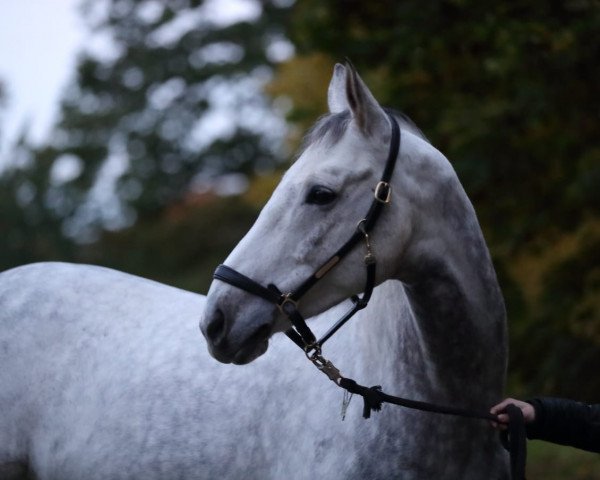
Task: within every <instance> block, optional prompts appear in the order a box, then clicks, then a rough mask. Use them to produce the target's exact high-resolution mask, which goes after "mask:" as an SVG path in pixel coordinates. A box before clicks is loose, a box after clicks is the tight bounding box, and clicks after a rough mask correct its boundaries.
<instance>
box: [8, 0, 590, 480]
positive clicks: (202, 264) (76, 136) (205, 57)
mask: <svg viewBox="0 0 600 480" xmlns="http://www.w3.org/2000/svg"><path fill="white" fill-rule="evenodd" d="M345 57H348V58H350V59H351V60H352V62H353V63H354V64H355V66H356V67H357V69H358V70H359V72H360V73H361V75H362V76H363V78H364V79H365V81H366V82H367V84H368V85H369V86H370V87H371V89H372V90H373V92H374V93H375V95H376V97H377V98H378V99H379V100H380V101H381V103H383V104H385V105H388V106H391V107H394V108H398V109H401V110H403V111H404V112H406V113H407V114H408V115H409V116H410V117H411V118H412V119H413V120H414V121H415V122H416V123H417V125H419V126H420V128H421V129H422V130H423V131H424V132H425V134H426V135H427V136H428V137H429V138H430V139H431V141H432V143H433V144H434V145H435V146H437V147H438V148H439V149H440V150H441V151H443V152H444V153H445V154H446V155H447V156H448V158H449V159H450V160H451V161H452V162H453V164H454V167H455V168H456V170H457V172H458V174H459V177H460V178H461V180H462V182H463V185H464V186H465V189H466V190H467V192H468V194H469V196H470V198H471V199H472V201H473V203H474V204H475V208H476V210H477V212H478V214H479V218H480V221H481V224H482V227H483V230H484V233H485V235H486V239H487V241H488V244H489V247H490V249H491V252H492V255H493V258H494V262H495V265H496V269H497V271H498V275H499V277H500V282H501V285H502V288H503V291H504V294H505V298H506V302H507V308H508V313H509V321H510V336H511V352H510V353H511V355H510V375H509V388H508V390H509V392H510V393H511V394H512V395H519V396H525V397H527V396H530V395H541V394H544V395H559V396H566V397H572V398H576V399H581V400H585V401H589V402H600V380H599V378H598V371H599V368H600V218H599V210H600V143H599V140H598V139H599V138H600V88H599V84H600V67H599V64H600V62H599V59H600V2H598V1H597V0H556V1H548V0H543V1H542V0H527V1H507V2H491V1H483V2H482V1H474V0H433V1H429V2H421V1H416V0H407V1H398V0H379V1H373V2H365V1H363V0H344V1H338V2H327V1H322V0H296V1H294V0H262V1H258V0H204V1H202V0H169V1H168V2H167V1H166V0H163V1H158V0H52V1H51V0H29V1H27V2H10V1H8V0H2V1H0V270H4V269H8V268H11V267H14V266H17V265H21V264H24V263H29V262H36V261H42V260H61V261H72V262H85V263H94V264H99V265H105V266H108V267H113V268H117V269H120V270H124V271H126V272H130V273H133V274H137V275H142V276H144V277H148V278H152V279H155V280H158V281H161V282H165V283H168V284H171V285H175V286H178V287H181V288H185V289H188V290H193V291H196V292H201V293H205V292H206V290H207V287H208V285H209V283H210V280H211V274H212V271H213V269H214V267H215V266H216V265H217V264H218V263H219V262H220V261H221V260H223V259H224V258H225V256H226V255H227V253H228V252H229V251H230V250H231V249H232V247H233V246H234V245H235V244H236V243H237V241H238V240H239V239H240V238H241V236H242V235H243V234H244V233H245V232H246V231H247V230H248V228H249V227H250V225H251V224H252V223H253V221H254V219H255V218H256V215H257V213H258V211H259V210H260V208H261V206H262V205H263V204H264V203H265V202H266V200H267V199H268V197H269V195H270V193H271V191H272V189H273V187H274V186H275V185H276V183H277V182H278V179H279V178H280V176H281V173H282V172H283V171H284V170H285V168H287V166H288V165H289V164H290V162H291V161H292V159H293V152H294V150H295V148H296V147H297V146H298V144H299V141H300V139H301V136H302V133H303V132H304V131H305V129H306V128H307V127H308V126H309V125H310V124H311V123H312V122H314V120H315V119H316V118H317V117H318V116H319V115H320V114H322V113H324V112H325V111H326V89H327V85H328V82H329V79H330V76H331V72H332V68H333V65H334V63H335V62H336V61H343V60H344V58H345ZM530 448H531V450H532V454H531V458H530V464H529V468H528V471H529V473H530V477H531V478H548V479H550V478H578V479H584V478H590V479H592V478H596V479H597V478H600V461H599V459H598V458H597V457H598V456H597V455H593V454H585V453H582V452H577V451H575V450H573V449H564V448H562V449H561V448H557V449H556V448H552V447H551V446H548V445H543V444H540V443H539V442H531V443H530Z"/></svg>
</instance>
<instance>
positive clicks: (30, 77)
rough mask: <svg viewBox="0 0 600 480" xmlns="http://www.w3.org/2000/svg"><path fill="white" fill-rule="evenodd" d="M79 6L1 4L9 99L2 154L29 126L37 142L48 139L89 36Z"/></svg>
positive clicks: (0, 65)
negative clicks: (78, 9) (76, 59)
mask: <svg viewBox="0 0 600 480" xmlns="http://www.w3.org/2000/svg"><path fill="white" fill-rule="evenodd" d="M78 4H79V0H0V80H2V81H3V82H4V85H5V87H6V91H7V94H8V99H7V100H8V105H7V108H6V110H5V112H4V115H3V117H2V124H1V126H2V132H3V134H2V138H1V139H0V141H1V142H2V144H1V145H0V150H1V151H4V149H5V148H6V144H7V142H10V141H11V140H14V137H15V135H16V134H17V133H18V131H19V130H20V129H21V128H22V127H23V125H24V123H25V122H26V121H27V122H29V125H30V134H31V138H32V139H33V140H34V141H37V142H39V141H41V140H43V139H44V137H45V136H46V135H47V132H48V129H49V127H50V124H51V122H52V120H53V118H54V116H55V114H56V108H57V101H58V97H59V96H60V92H61V90H62V89H63V88H64V86H65V85H66V83H67V82H68V81H69V80H70V76H71V75H72V73H73V71H74V66H75V58H76V52H77V51H78V49H79V48H80V47H81V45H82V43H83V41H84V38H85V36H86V30H85V27H84V25H83V22H82V21H81V20H80V18H79V16H78V13H77V5H78ZM0 158H2V156H0Z"/></svg>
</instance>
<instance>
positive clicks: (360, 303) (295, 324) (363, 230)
mask: <svg viewBox="0 0 600 480" xmlns="http://www.w3.org/2000/svg"><path fill="white" fill-rule="evenodd" d="M386 113H387V112H386ZM387 116H388V118H389V121H390V125H391V129H392V130H391V138H390V147H389V152H388V157H387V161H386V164H385V168H384V170H383V174H382V175H381V180H380V181H379V182H378V183H377V185H376V186H375V189H374V193H373V197H374V198H373V201H372V202H371V206H370V208H369V210H368V211H367V214H366V215H365V217H364V218H363V219H362V220H360V222H358V225H357V227H356V230H355V231H354V234H353V235H352V236H351V237H350V238H349V239H348V241H347V242H346V243H344V244H343V245H342V246H341V247H340V248H339V249H338V251H337V252H336V253H334V254H333V255H332V256H331V257H329V258H328V259H327V261H325V262H324V263H323V264H322V265H321V266H320V267H319V268H317V270H316V271H315V272H314V273H313V274H312V275H311V276H310V277H308V278H307V279H306V280H305V281H304V282H302V283H301V284H300V285H299V286H298V288H296V289H295V290H293V291H291V292H288V293H282V292H281V291H280V290H279V289H278V288H277V287H276V286H275V285H273V284H269V285H268V286H267V287H264V286H263V285H261V284H260V283H258V282H256V281H254V280H252V279H251V278H249V277H247V276H246V275H243V274H241V273H239V272H237V271H236V270H234V269H233V268H231V267H228V266H227V265H219V266H218V267H217V269H216V270H215V273H214V274H213V278H215V279H217V280H220V281H222V282H225V283H228V284H230V285H233V286H234V287H237V288H240V289H242V290H244V291H246V292H248V293H251V294H253V295H256V296H258V297H261V298H263V299H265V300H267V301H268V302H271V303H274V304H275V305H277V307H278V308H279V310H280V311H281V313H283V314H284V315H285V316H286V317H287V318H288V319H289V320H290V322H291V323H292V327H291V328H290V329H289V330H288V331H286V332H285V334H286V335H287V336H288V337H289V338H290V339H291V340H292V341H293V342H294V343H295V344H296V345H298V346H299V347H300V348H302V349H303V350H305V351H306V352H307V353H308V352H311V351H314V354H315V355H317V356H318V357H320V350H321V346H322V345H323V344H324V343H325V342H326V341H327V340H328V339H329V338H330V337H331V336H332V335H333V334H334V333H335V332H337V331H338V330H339V329H340V327H341V326H342V325H344V324H345V323H346V322H347V321H348V320H350V318H352V316H353V315H354V314H355V313H356V312H358V311H359V310H361V309H363V308H365V307H366V306H367V304H368V302H369V299H370V298H371V294H372V293H373V289H374V288H375V273H376V267H377V261H376V258H375V254H374V253H373V248H372V245H371V239H370V237H369V232H370V231H371V230H372V229H373V227H374V226H375V223H376V222H377V220H378V218H379V216H380V215H381V212H382V211H383V208H384V207H385V206H386V205H388V204H389V203H390V201H391V194H392V187H391V186H390V180H391V178H392V175H393V173H394V168H395V166H396V159H397V158H398V153H399V151H400V127H399V126H398V122H397V121H396V119H395V118H394V117H393V116H392V115H391V114H390V113H387ZM361 241H364V243H365V247H366V252H367V253H366V255H365V258H364V264H365V268H366V271H367V279H366V282H365V288H364V293H363V296H362V297H358V296H357V295H353V296H352V297H351V300H352V303H353V306H352V308H351V309H350V310H349V311H348V312H347V313H346V314H345V315H344V316H343V317H342V318H340V319H339V320H338V321H337V322H336V323H335V324H334V325H333V326H332V327H331V328H330V329H329V330H328V331H327V332H326V333H325V335H323V336H322V337H321V338H320V339H319V340H318V341H317V339H316V337H315V335H314V334H313V332H312V331H311V329H310V328H309V327H308V325H307V324H306V321H305V320H304V318H303V317H302V315H301V314H300V312H299V311H298V302H299V301H300V299H301V298H302V297H303V296H304V295H305V294H306V293H307V292H308V291H309V290H310V289H311V288H312V287H313V286H314V285H315V284H316V283H317V282H318V281H319V280H321V279H322V278H323V277H324V276H325V275H327V274H328V273H329V272H330V271H331V270H332V269H333V268H334V267H335V266H336V265H338V264H339V262H340V261H341V260H342V259H343V258H344V257H345V256H346V255H348V254H349V253H350V252H351V251H352V249H353V248H354V247H355V246H356V245H357V244H358V243H359V242H361ZM315 359H316V360H317V361H316V362H315V361H314V360H313V363H315V365H317V366H318V367H319V369H320V370H324V369H323V368H321V367H320V366H319V365H321V364H322V363H324V362H327V361H325V360H324V359H323V358H322V357H320V358H317V357H315ZM322 360H323V361H322ZM338 374H339V372H338ZM328 376H329V375H328ZM332 380H333V379H332Z"/></svg>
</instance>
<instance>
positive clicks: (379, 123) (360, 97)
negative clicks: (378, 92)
mask: <svg viewBox="0 0 600 480" xmlns="http://www.w3.org/2000/svg"><path fill="white" fill-rule="evenodd" d="M346 97H347V99H348V105H349V106H350V110H351V111H352V116H353V117H354V120H355V121H356V124H357V125H358V128H359V129H360V131H361V132H362V133H363V134H364V135H365V136H367V137H368V136H371V135H373V134H374V133H376V132H382V131H386V130H385V129H386V128H387V125H388V119H387V115H386V114H385V112H384V111H383V108H381V105H379V103H378V102H377V100H375V97H374V96H373V94H372V93H371V91H370V90H369V89H368V88H367V86H366V85H365V83H364V82H363V81H362V79H361V78H360V76H359V75H358V73H357V72H356V70H355V69H354V67H353V66H352V65H351V64H350V63H347V64H346Z"/></svg>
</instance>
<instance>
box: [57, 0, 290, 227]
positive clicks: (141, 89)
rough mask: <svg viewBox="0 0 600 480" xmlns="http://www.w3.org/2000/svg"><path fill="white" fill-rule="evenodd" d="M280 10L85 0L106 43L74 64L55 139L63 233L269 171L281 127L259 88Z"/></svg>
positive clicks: (253, 4) (152, 210) (282, 44)
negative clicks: (224, 178) (64, 175)
mask: <svg viewBox="0 0 600 480" xmlns="http://www.w3.org/2000/svg"><path fill="white" fill-rule="evenodd" d="M234 3H237V8H234V7H235V5H233V4H234ZM228 9H229V10H228ZM287 10H288V7H286V6H285V2H281V1H275V0H273V1H261V2H258V1H245V2H217V1H216V0H206V1H202V0H176V1H172V2H160V1H157V0H104V1H101V2H98V1H90V0H87V1H86V2H85V3H84V9H83V11H84V14H85V16H86V18H87V19H88V22H89V23H90V25H91V26H92V28H93V29H94V31H95V38H96V41H97V42H100V41H101V43H102V45H104V47H103V48H102V49H98V48H93V47H90V49H88V51H87V53H85V54H83V55H82V56H81V58H80V59H79V63H78V67H77V79H76V82H75V83H74V84H73V85H72V86H71V87H70V88H69V89H68V91H67V92H66V95H65V97H64V100H63V102H62V110H61V117H62V118H61V120H60V122H59V124H58V126H57V128H56V131H55V132H54V135H53V141H52V144H51V146H52V148H54V149H55V150H56V151H57V154H58V155H57V162H58V163H59V165H57V168H59V170H61V171H64V170H67V171H70V172H71V175H70V178H68V179H65V180H64V181H62V183H61V185H60V187H59V190H60V192H61V194H62V196H63V199H62V203H63V212H62V215H63V216H64V217H65V218H67V219H68V220H67V222H66V231H67V233H68V234H70V235H73V236H77V235H81V234H82V233H85V228H86V227H90V226H91V227H97V226H98V225H100V226H103V227H108V228H111V229H114V228H120V227H122V226H125V225H128V224H130V223H131V222H132V221H133V220H134V219H135V217H136V215H141V216H142V217H152V216H153V215H155V214H157V213H158V212H159V211H160V209H161V208H162V207H164V206H165V205H168V204H170V203H171V202H174V201H177V200H178V199H181V198H182V197H183V196H185V195H186V193H187V192H188V191H189V189H190V187H193V186H195V185H197V184H198V183H203V182H204V183H205V182H207V180H210V178H212V177H214V176H216V175H220V174H223V173H227V172H242V173H245V174H248V173H252V172H255V171H257V170H264V169H268V168H271V167H273V165H275V164H276V162H277V159H278V158H279V156H280V151H279V150H278V148H279V146H280V145H281V138H282V137H283V128H284V123H283V121H282V120H281V119H280V118H278V117H277V115H275V114H274V113H273V109H272V108H271V105H270V102H269V100H268V99H267V97H266V96H265V95H263V94H262V92H261V87H262V85H263V84H264V83H265V81H266V80H267V79H268V78H269V77H270V75H271V73H270V72H271V66H272V65H273V64H274V62H276V61H278V60H280V59H281V58H284V57H285V55H287V54H288V52H289V49H290V48H291V46H290V44H289V43H288V42H287V41H286V40H285V37H284V36H283V33H284V31H283V24H284V18H285V17H284V15H285V13H286V12H287ZM227 12H230V13H229V14H227ZM231 12H234V13H231ZM235 12H237V13H235ZM92 230H93V229H92Z"/></svg>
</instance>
